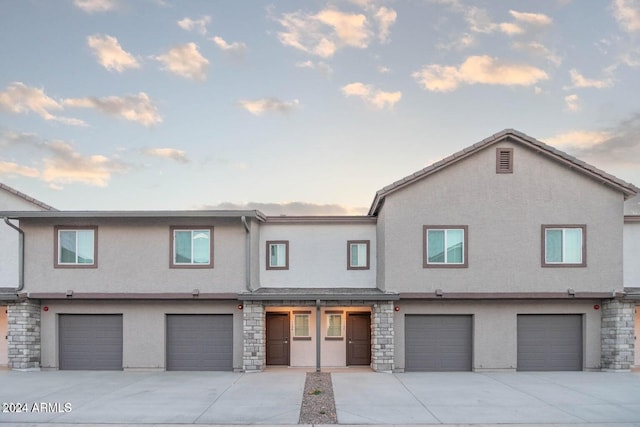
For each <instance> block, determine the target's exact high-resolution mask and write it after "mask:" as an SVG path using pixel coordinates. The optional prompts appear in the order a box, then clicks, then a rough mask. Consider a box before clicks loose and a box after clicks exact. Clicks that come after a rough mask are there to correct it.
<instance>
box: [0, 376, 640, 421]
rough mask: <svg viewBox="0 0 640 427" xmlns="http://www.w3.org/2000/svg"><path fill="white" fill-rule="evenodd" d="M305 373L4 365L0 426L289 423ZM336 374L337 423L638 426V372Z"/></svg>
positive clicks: (294, 416) (295, 413) (295, 418)
mask: <svg viewBox="0 0 640 427" xmlns="http://www.w3.org/2000/svg"><path fill="white" fill-rule="evenodd" d="M305 375H306V372H305V370H298V369H277V370H268V371H265V372H262V373H255V374H241V373H232V372H87V371H50V372H15V371H13V372H12V371H0V404H9V403H19V404H20V407H16V406H14V407H11V408H10V407H4V408H0V411H1V410H3V409H4V410H8V412H0V423H3V424H2V427H4V426H5V425H7V426H8V425H25V426H26V425H30V426H31V425H34V424H38V423H47V424H51V423H55V424H58V426H57V427H61V426H62V425H65V424H69V425H74V424H75V425H77V424H83V425H87V424H98V423H104V424H110V425H114V424H120V425H123V424H150V425H154V424H172V425H184V424H198V425H208V424H215V425H233V424H261V425H291V424H297V422H298V416H299V411H300V404H301V402H302V397H303V390H304V381H305ZM332 380H333V388H334V394H335V400H336V407H337V414H338V421H339V422H340V424H366V425H371V424H385V425H407V424H414V425H415V424H438V425H441V426H444V425H469V424H473V425H491V424H501V426H502V427H504V426H505V425H520V426H523V425H526V424H529V425H540V424H547V425H554V426H555V425H567V426H568V425H584V424H589V425H590V426H595V425H612V424H615V425H616V427H621V426H632V425H634V426H640V373H638V372H635V373H601V372H561V373H552V372H545V373H522V372H520V373H484V374H481V373H405V374H378V373H373V372H366V371H363V370H354V371H350V370H335V371H333V372H332ZM42 404H44V405H42ZM66 404H68V405H66ZM65 405H66V406H65ZM25 407H26V412H25V411H24V409H25ZM18 410H23V412H16V411H18ZM4 423H6V424H4Z"/></svg>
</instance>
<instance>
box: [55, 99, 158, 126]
mask: <svg viewBox="0 0 640 427" xmlns="http://www.w3.org/2000/svg"><path fill="white" fill-rule="evenodd" d="M63 103H64V105H65V106H68V107H75V108H91V109H94V110H96V111H99V112H101V113H103V114H106V115H108V116H113V117H119V118H122V119H125V120H129V121H132V122H136V123H139V124H141V125H143V126H152V125H155V124H158V123H161V122H162V117H161V116H160V114H159V113H158V109H157V108H156V106H155V105H154V103H153V102H152V101H151V99H150V98H149V95H147V94H146V93H144V92H140V93H138V94H137V95H125V96H107V97H104V98H96V97H87V98H70V99H65V100H64V101H63Z"/></svg>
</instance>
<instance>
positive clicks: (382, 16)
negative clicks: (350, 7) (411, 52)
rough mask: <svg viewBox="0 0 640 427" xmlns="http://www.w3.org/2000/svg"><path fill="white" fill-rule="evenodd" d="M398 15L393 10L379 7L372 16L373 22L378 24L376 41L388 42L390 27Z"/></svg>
mask: <svg viewBox="0 0 640 427" xmlns="http://www.w3.org/2000/svg"><path fill="white" fill-rule="evenodd" d="M397 17H398V14H397V13H396V11H395V10H393V9H388V8H386V7H384V6H383V7H381V8H380V9H378V11H377V12H376V14H375V15H374V18H375V20H376V21H377V22H378V27H379V28H380V31H379V32H378V39H379V40H380V42H382V43H386V42H388V41H389V35H390V34H391V26H392V25H393V24H395V22H396V18H397Z"/></svg>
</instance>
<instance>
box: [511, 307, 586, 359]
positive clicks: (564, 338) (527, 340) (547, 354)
mask: <svg viewBox="0 0 640 427" xmlns="http://www.w3.org/2000/svg"><path fill="white" fill-rule="evenodd" d="M581 370H582V315H580V314H519V315H518V371H581Z"/></svg>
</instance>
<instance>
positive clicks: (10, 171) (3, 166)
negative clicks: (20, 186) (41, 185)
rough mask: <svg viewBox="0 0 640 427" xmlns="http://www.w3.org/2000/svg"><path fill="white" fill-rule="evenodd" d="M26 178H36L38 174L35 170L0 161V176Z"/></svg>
mask: <svg viewBox="0 0 640 427" xmlns="http://www.w3.org/2000/svg"><path fill="white" fill-rule="evenodd" d="M3 175H4V176H15V175H18V176H26V177H28V178H37V177H38V176H40V172H39V171H38V169H36V168H31V167H28V166H22V165H19V164H17V163H14V162H4V161H2V160H0V176H3Z"/></svg>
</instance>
